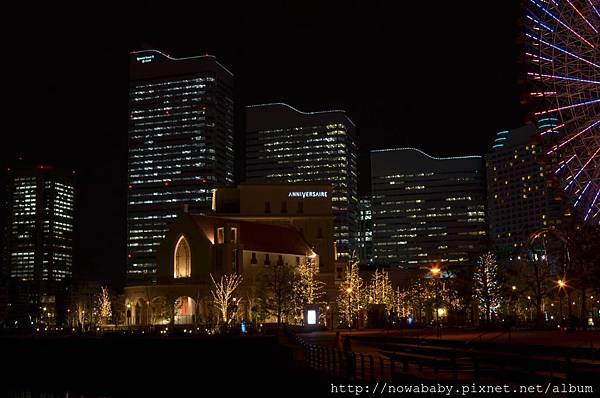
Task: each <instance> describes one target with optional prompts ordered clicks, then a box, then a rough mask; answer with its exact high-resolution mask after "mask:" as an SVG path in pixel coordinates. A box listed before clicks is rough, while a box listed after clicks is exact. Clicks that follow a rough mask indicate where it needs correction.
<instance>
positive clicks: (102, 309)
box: [98, 286, 112, 325]
mask: <svg viewBox="0 0 600 398" xmlns="http://www.w3.org/2000/svg"><path fill="white" fill-rule="evenodd" d="M98 314H99V315H100V324H102V325H106V324H107V323H108V320H109V319H110V317H111V315H112V307H111V303H110V294H109V293H108V288H107V287H105V286H102V288H101V291H100V296H99V297H98Z"/></svg>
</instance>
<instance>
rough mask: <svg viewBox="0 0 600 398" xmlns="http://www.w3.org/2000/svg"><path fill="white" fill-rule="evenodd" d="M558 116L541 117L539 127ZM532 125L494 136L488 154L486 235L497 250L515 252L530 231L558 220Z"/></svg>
mask: <svg viewBox="0 0 600 398" xmlns="http://www.w3.org/2000/svg"><path fill="white" fill-rule="evenodd" d="M556 123H557V120H552V119H543V120H540V124H539V127H540V129H544V130H548V131H549V134H553V131H552V128H553V127H555V126H556ZM536 133H537V129H536V126H534V125H528V126H523V127H521V128H518V129H514V130H504V131H499V132H498V133H497V134H496V138H495V140H494V145H493V147H492V152H491V153H488V154H486V156H485V164H486V172H487V194H488V222H489V236H490V240H491V242H492V243H493V245H494V247H496V248H497V249H502V250H507V251H509V252H511V251H513V250H514V249H515V248H516V247H519V246H521V245H522V244H523V243H525V241H526V240H527V238H528V237H529V235H530V234H531V233H532V232H534V231H536V230H539V229H541V228H547V227H550V226H552V225H555V224H556V223H557V222H559V218H560V214H561V206H562V205H561V203H562V201H561V199H560V197H559V196H557V195H556V194H555V192H556V190H555V184H554V182H553V181H552V179H551V178H548V177H549V176H550V175H551V174H552V167H551V164H549V163H547V162H541V161H540V158H541V156H542V146H541V145H540V141H539V139H538V137H537V134H536Z"/></svg>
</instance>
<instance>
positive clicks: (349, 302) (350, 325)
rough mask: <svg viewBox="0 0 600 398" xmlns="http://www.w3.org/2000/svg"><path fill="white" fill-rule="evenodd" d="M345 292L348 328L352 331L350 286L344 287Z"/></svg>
mask: <svg viewBox="0 0 600 398" xmlns="http://www.w3.org/2000/svg"><path fill="white" fill-rule="evenodd" d="M346 293H348V328H349V329H350V331H352V307H351V297H352V296H351V294H352V287H348V288H347V289H346Z"/></svg>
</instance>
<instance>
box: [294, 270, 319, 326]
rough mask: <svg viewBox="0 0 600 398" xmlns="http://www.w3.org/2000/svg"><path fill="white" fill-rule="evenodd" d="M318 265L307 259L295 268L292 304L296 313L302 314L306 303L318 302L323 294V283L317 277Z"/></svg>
mask: <svg viewBox="0 0 600 398" xmlns="http://www.w3.org/2000/svg"><path fill="white" fill-rule="evenodd" d="M318 274H319V266H318V265H317V264H316V263H315V262H314V261H312V260H311V259H307V260H306V261H304V262H302V263H300V264H299V265H298V267H297V268H296V274H295V277H294V286H293V291H294V304H295V310H294V312H295V313H296V314H302V313H303V312H304V308H305V307H306V305H308V304H319V302H320V301H322V300H323V298H324V296H325V283H324V282H322V281H320V280H319V279H317V276H318Z"/></svg>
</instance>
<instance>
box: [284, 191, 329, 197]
mask: <svg viewBox="0 0 600 398" xmlns="http://www.w3.org/2000/svg"><path fill="white" fill-rule="evenodd" d="M326 197H327V191H290V192H288V198H302V199H306V198H326Z"/></svg>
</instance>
